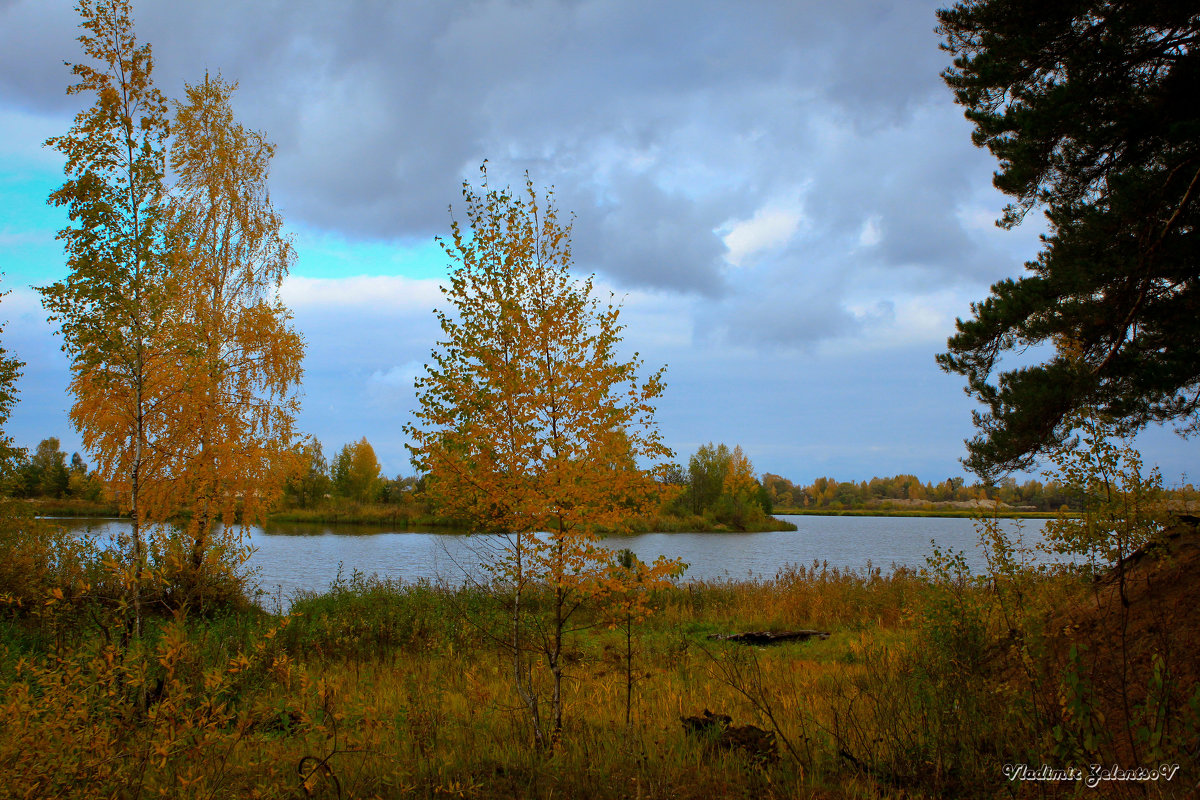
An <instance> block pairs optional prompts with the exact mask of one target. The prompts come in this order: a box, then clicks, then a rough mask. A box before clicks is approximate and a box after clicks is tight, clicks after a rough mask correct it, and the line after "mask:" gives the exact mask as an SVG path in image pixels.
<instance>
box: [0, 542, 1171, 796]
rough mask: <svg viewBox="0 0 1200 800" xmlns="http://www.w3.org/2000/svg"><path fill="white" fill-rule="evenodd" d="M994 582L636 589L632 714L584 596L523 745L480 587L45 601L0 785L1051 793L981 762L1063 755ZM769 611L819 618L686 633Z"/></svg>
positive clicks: (13, 791)
mask: <svg viewBox="0 0 1200 800" xmlns="http://www.w3.org/2000/svg"><path fill="white" fill-rule="evenodd" d="M1024 591H1025V592H1026V594H1025V595H1024V596H1025V598H1026V599H1027V602H1028V603H1029V604H1030V606H1029V608H1030V609H1031V610H1030V613H1028V614H1026V616H1025V617H1024V619H1026V620H1034V619H1037V618H1038V616H1039V613H1040V612H1038V611H1037V610H1036V609H1045V608H1052V607H1055V605H1056V603H1057V602H1058V601H1060V600H1062V599H1063V598H1065V597H1067V596H1068V595H1069V596H1071V597H1074V598H1078V597H1081V596H1084V595H1085V594H1086V587H1081V585H1080V584H1079V583H1078V581H1077V580H1076V579H1074V578H1071V577H1069V576H1057V577H1055V576H1048V577H1044V578H1041V579H1031V580H1030V582H1029V584H1028V586H1026V587H1024ZM997 596H998V595H997V592H996V589H995V587H994V586H992V587H989V586H988V585H986V584H984V583H983V582H978V581H966V582H962V583H955V581H954V579H953V577H947V578H944V579H942V580H931V579H929V578H928V577H923V576H920V575H917V574H915V573H912V572H908V571H898V572H896V573H894V574H891V575H883V574H881V573H879V572H878V571H869V572H866V573H853V572H843V571H838V570H830V569H822V568H820V567H819V566H817V565H814V566H813V567H811V568H804V569H800V568H797V569H789V570H786V571H784V572H781V573H780V574H779V575H777V576H776V577H775V578H774V579H771V580H764V581H757V582H741V583H733V582H717V583H711V584H692V585H687V586H684V587H682V588H678V589H673V590H670V591H665V592H661V593H659V594H658V595H657V596H656V597H655V603H656V605H657V613H656V614H655V615H654V616H653V617H652V618H651V619H650V621H649V622H647V623H646V624H645V625H643V626H642V627H641V628H640V630H639V634H638V641H637V643H636V644H637V647H636V654H635V656H634V662H633V668H634V672H635V674H636V675H637V683H636V687H635V694H634V697H633V715H632V724H631V725H630V726H629V727H628V728H626V725H625V699H624V698H625V695H624V693H625V686H626V683H625V682H626V672H625V668H626V664H625V662H624V652H625V650H624V640H623V638H622V637H621V636H620V635H619V632H618V631H612V630H609V629H608V628H606V627H603V626H601V625H598V624H591V623H592V622H595V621H597V620H598V619H599V616H598V615H597V616H596V617H594V618H593V619H591V620H588V619H585V620H584V625H583V626H582V628H581V629H580V630H577V631H576V632H574V633H573V634H572V639H571V641H570V653H571V657H570V659H569V662H568V670H567V680H566V683H565V687H566V714H565V720H566V721H565V726H564V730H563V731H562V732H561V734H560V736H559V737H558V739H557V742H556V744H555V745H554V747H553V748H552V749H551V750H549V751H545V752H539V751H537V750H536V749H535V748H534V747H533V744H532V735H531V731H530V726H529V724H528V720H527V717H526V711H525V710H524V708H523V706H522V704H521V703H520V701H519V700H518V699H517V697H516V696H515V693H514V690H513V680H512V674H511V668H512V667H511V664H512V661H511V654H510V653H509V652H508V651H507V650H506V649H505V648H504V646H503V644H502V641H503V637H502V636H500V635H498V633H500V632H502V625H503V624H504V622H505V619H506V617H505V612H504V608H503V605H502V602H501V599H500V598H497V597H495V596H491V595H489V594H486V593H481V592H470V591H450V590H446V589H441V588H438V587H434V586H430V585H398V584H394V583H388V582H386V581H383V582H380V581H373V580H370V579H365V578H362V577H361V576H359V577H355V578H352V579H351V580H350V581H348V582H346V583H344V584H342V585H340V586H338V587H337V588H336V590H335V591H333V592H331V593H329V594H326V595H323V596H319V597H310V598H302V599H300V600H299V601H298V602H297V603H296V604H295V606H294V609H293V610H294V615H293V616H292V617H291V618H289V619H286V620H282V621H281V620H280V619H278V618H276V617H272V616H270V615H265V614H261V613H260V614H253V613H248V612H239V613H237V614H234V615H231V616H229V617H215V618H210V619H206V620H196V619H187V618H186V617H180V618H179V619H177V620H161V621H160V622H159V623H157V624H156V625H152V626H150V630H148V632H147V634H146V636H145V639H144V640H143V641H141V642H122V641H121V633H120V631H121V625H120V619H121V618H120V612H119V609H112V608H108V609H97V608H96V607H94V606H91V607H89V606H88V605H87V604H86V603H85V602H84V601H82V600H80V601H78V602H68V601H69V600H70V598H66V599H64V600H63V601H56V602H55V603H53V604H51V605H50V606H46V607H44V608H43V611H42V612H41V613H40V615H39V616H32V615H30V614H28V613H27V612H25V611H23V612H21V613H19V614H10V615H9V617H8V619H7V620H6V621H5V622H4V623H2V624H0V632H2V635H0V715H3V718H4V719H5V720H6V724H5V725H4V726H3V728H2V730H0V774H3V775H4V776H5V778H4V780H3V781H0V795H3V796H12V797H49V796H58V797H109V796H111V797H131V798H132V797H155V796H169V797H196V798H209V797H279V798H291V797H297V798H299V797H331V798H332V797H345V798H349V797H423V798H434V797H480V798H502V797H503V798H507V797H539V798H551V797H578V798H626V797H645V798H693V797H694V798H713V797H726V796H729V797H756V798H758V797H781V798H782V797H822V798H875V797H900V796H903V797H909V798H921V797H930V798H932V797H943V796H960V797H976V796H978V797H992V796H1009V791H1010V790H1011V791H1012V792H1013V793H1015V794H1016V796H1030V797H1033V796H1041V794H1039V793H1045V794H1047V795H1048V796H1055V795H1063V796H1069V795H1070V794H1072V793H1073V792H1074V790H1075V788H1076V787H1075V786H1074V785H1066V786H1053V785H1049V786H1047V785H1041V786H1034V785H1033V784H1015V785H1014V784H1007V783H1006V782H1005V781H1004V779H1003V775H1002V771H1001V770H1002V768H1003V765H1004V763H1006V762H1013V761H1026V762H1029V763H1042V762H1043V761H1047V760H1050V759H1052V758H1054V757H1055V756H1054V754H1055V752H1063V751H1061V750H1060V751H1055V750H1054V742H1053V741H1052V734H1051V732H1052V729H1053V724H1059V725H1062V724H1064V722H1067V721H1069V720H1068V719H1067V716H1068V715H1067V714H1066V713H1065V712H1063V713H1059V714H1058V716H1057V717H1056V718H1055V719H1053V720H1050V719H1046V720H1043V721H1042V722H1040V723H1039V722H1038V721H1037V720H1035V719H1034V711H1035V710H1037V708H1036V703H1035V702H1034V701H1035V699H1036V698H1034V694H1036V693H1035V692H1033V691H1032V690H1031V686H1030V680H1029V677H1028V676H1029V675H1030V674H1031V673H1029V672H1027V671H1023V670H1022V669H1021V661H1020V654H1021V653H1025V654H1026V655H1028V653H1030V652H1031V650H1030V649H1029V648H1024V649H1022V648H1014V646H1013V645H1012V643H1011V641H1009V640H1008V639H1006V638H1005V637H1006V636H1007V635H1008V631H1007V630H1003V629H1004V625H1005V623H1004V620H1005V617H1004V615H1003V614H1002V613H1001V612H1000V610H998V609H999V605H998V603H997V600H996V598H997ZM64 628H67V629H70V630H73V631H75V635H74V636H73V637H66V638H65V639H64V637H63V636H62V635H61V631H62V630H63V629H64ZM786 628H816V629H821V630H826V631H829V632H830V634H831V636H830V637H829V638H828V639H826V640H812V641H808V642H805V643H793V644H785V645H779V646H774V647H770V648H759V649H756V648H746V647H743V646H740V645H735V644H727V643H720V642H715V641H712V640H710V639H709V638H708V635H709V634H711V633H717V632H730V631H737V630H764V629H786ZM55 631H57V632H58V633H54V632H55ZM1029 633H1030V635H1032V634H1033V633H1035V631H1033V630H1032V629H1030V631H1029ZM1037 670H1038V672H1037V676H1038V680H1050V679H1051V677H1050V676H1051V672H1049V671H1045V670H1043V668H1042V666H1040V665H1039V666H1037ZM535 674H536V673H535ZM1054 685H1058V684H1054ZM538 686H539V688H540V689H541V690H542V691H543V692H544V691H547V690H548V687H549V681H548V680H546V681H544V682H543V683H541V684H538ZM1041 688H1046V687H1041ZM1049 693H1050V694H1051V695H1054V694H1055V691H1054V689H1053V687H1052V686H1051V687H1050V689H1049ZM706 708H707V709H711V710H713V711H716V712H720V713H725V714H728V715H730V716H731V717H732V718H733V720H734V722H735V724H753V725H757V726H759V727H761V728H763V729H764V730H767V731H771V732H772V733H774V734H775V741H776V744H777V746H778V748H779V758H778V759H777V760H774V761H767V762H765V763H764V761H763V760H762V759H758V758H755V757H752V756H751V755H747V754H744V753H741V752H738V751H718V750H714V749H713V748H712V747H711V746H709V745H707V744H706V743H705V742H704V741H702V740H699V739H697V738H695V737H692V736H689V735H688V734H687V733H685V731H684V729H683V726H682V725H681V724H680V717H681V716H683V715H692V714H698V713H700V712H701V711H702V710H704V709H706ZM1076 710H1078V709H1076ZM1042 711H1044V709H1043V710H1042ZM1060 712H1062V709H1060ZM1180 720H1182V716H1181V717H1180ZM1052 723H1053V724H1052ZM1176 730H1186V729H1185V728H1184V726H1183V725H1182V724H1177V725H1176ZM1193 730H1194V728H1193ZM1185 738H1186V737H1185ZM1164 752H1165V751H1164ZM1191 780H1192V781H1193V782H1194V780H1195V778H1194V777H1193V778H1191ZM1187 786H1188V784H1185V783H1184V779H1183V778H1177V779H1176V780H1175V782H1174V783H1172V784H1170V785H1164V784H1161V783H1160V784H1157V785H1155V786H1154V787H1151V788H1153V789H1154V790H1155V791H1160V790H1163V789H1166V790H1168V791H1167V792H1165V793H1164V796H1171V794H1170V791H1169V790H1173V789H1185V788H1186V787H1187ZM1122 788H1124V787H1122ZM1177 796H1185V795H1184V794H1178V795H1177Z"/></svg>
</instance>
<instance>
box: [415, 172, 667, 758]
mask: <svg viewBox="0 0 1200 800" xmlns="http://www.w3.org/2000/svg"><path fill="white" fill-rule="evenodd" d="M481 172H482V173H483V188H482V190H481V191H479V192H477V191H476V190H475V189H474V188H472V187H471V186H470V185H469V184H466V183H464V185H463V200H464V202H465V204H466V215H467V222H466V225H465V226H464V225H462V224H460V223H459V222H458V221H457V220H455V221H454V222H453V224H452V226H451V237H450V239H449V240H448V241H442V247H443V249H444V250H445V252H446V254H447V256H448V257H449V258H450V259H451V261H452V263H453V270H452V272H451V275H450V281H449V285H447V286H444V287H443V288H442V293H443V295H444V297H445V299H446V302H447V305H448V307H447V308H444V309H441V310H439V311H437V312H436V313H437V318H438V322H439V323H440V325H441V329H442V336H443V338H442V339H441V341H440V342H439V343H438V347H437V349H436V350H435V351H434V352H433V355H432V363H430V364H427V365H426V374H425V375H424V376H423V377H420V378H418V379H417V383H416V386H417V393H418V401H419V404H420V406H419V409H418V410H417V412H416V414H415V416H416V420H417V422H416V424H414V425H409V426H407V427H406V428H405V430H406V432H407V433H408V434H409V436H410V437H411V438H412V440H413V442H414V444H413V446H412V453H413V463H414V464H415V465H416V466H417V468H418V469H420V470H421V471H423V472H426V473H427V474H428V479H427V486H426V491H427V495H428V496H429V498H430V499H431V500H432V502H433V503H434V504H435V507H436V508H438V509H439V510H440V511H441V512H442V514H443V515H445V516H448V517H451V518H454V519H458V520H462V521H463V522H465V523H466V524H467V525H469V526H470V529H471V530H473V531H476V532H479V533H486V534H497V535H500V536H501V537H504V538H503V539H502V540H499V541H501V542H502V543H501V544H499V545H497V546H495V547H494V549H493V570H494V573H493V577H494V579H495V580H496V581H498V582H499V583H500V584H501V585H503V586H505V587H507V589H508V591H510V592H511V596H512V629H511V634H510V636H509V645H510V647H511V648H512V650H513V657H514V662H513V669H514V679H515V682H516V686H517V690H518V693H519V694H520V696H521V699H522V701H523V703H524V704H525V706H526V708H527V710H528V711H529V713H530V718H531V721H532V725H533V733H534V738H535V740H536V741H537V742H538V743H539V744H544V743H545V730H544V726H543V725H542V723H541V720H540V711H539V703H538V692H537V689H536V686H535V684H534V680H533V677H532V673H531V670H530V665H529V662H528V661H526V652H525V651H526V648H527V646H528V645H527V642H528V641H530V640H536V641H537V642H540V643H541V646H540V650H541V655H542V657H543V659H544V663H545V665H546V667H547V668H548V670H549V671H550V673H551V675H552V677H553V680H552V686H551V688H550V701H551V709H552V711H551V713H552V715H553V719H552V730H553V731H554V732H557V731H558V730H560V729H561V727H562V693H561V692H562V667H563V664H562V658H563V653H564V645H565V641H564V634H565V633H566V632H567V630H568V626H569V621H570V618H571V616H572V614H573V613H574V612H575V611H576V610H577V609H578V608H579V606H580V604H581V603H583V602H584V601H585V600H586V599H587V598H588V597H589V596H590V595H592V594H594V593H595V592H596V591H598V589H597V585H596V584H597V582H598V580H599V578H600V576H601V575H602V571H603V569H604V562H605V557H604V556H603V555H602V554H601V553H600V552H598V550H597V548H596V547H595V546H594V540H595V538H596V530H597V528H598V527H600V526H605V527H609V528H613V527H619V526H620V525H621V524H623V523H624V522H625V521H626V520H627V519H628V518H629V517H630V516H632V515H636V514H638V513H639V512H641V511H643V510H648V509H651V508H654V507H655V506H656V505H657V502H658V497H659V484H658V482H657V481H656V480H655V473H654V471H652V469H645V468H642V467H640V466H639V461H640V462H642V463H647V464H649V465H651V467H652V468H653V469H657V470H660V471H661V470H662V469H663V467H662V465H661V464H660V463H659V462H661V461H662V460H663V459H664V458H666V457H667V456H669V455H670V451H669V450H668V449H667V448H666V446H665V445H664V444H663V443H662V440H661V438H660V437H659V434H658V431H657V428H656V427H655V424H654V401H655V400H656V398H658V397H659V395H661V393H662V390H663V382H662V370H659V371H657V372H655V373H652V374H651V375H650V376H649V377H648V378H646V379H645V380H644V381H643V380H640V379H639V376H638V370H639V369H640V367H641V362H640V360H638V358H637V356H636V355H634V356H633V357H632V358H623V357H621V356H620V354H619V353H618V346H619V345H620V341H621V331H622V327H621V325H620V324H619V322H618V318H619V315H620V308H619V307H618V306H615V305H613V304H612V303H608V304H601V303H600V301H599V300H598V299H596V298H595V297H594V287H593V285H592V280H591V278H587V279H584V280H581V281H576V280H575V279H574V278H573V277H572V276H571V274H570V263H571V244H570V228H569V226H564V225H563V224H562V223H560V222H559V219H558V212H557V209H556V208H555V207H554V204H553V194H552V193H548V196H547V197H545V198H539V197H538V194H537V192H536V191H535V190H534V187H533V183H532V181H530V180H529V179H528V177H527V178H526V183H525V189H524V192H523V193H521V194H520V195H517V194H514V193H512V192H511V191H510V190H508V189H505V190H497V189H493V188H491V187H489V186H488V183H487V171H486V165H484V167H483V168H482V169H481ZM656 464H657V465H658V466H655V465H656ZM536 585H545V586H547V587H548V588H549V590H550V591H551V593H552V601H551V603H550V610H549V611H548V612H547V614H546V615H545V616H544V617H541V616H538V617H531V616H530V615H529V614H528V611H527V609H526V607H524V606H523V605H522V600H523V598H524V596H525V594H526V593H527V592H528V591H529V590H530V589H531V588H532V587H533V586H536Z"/></svg>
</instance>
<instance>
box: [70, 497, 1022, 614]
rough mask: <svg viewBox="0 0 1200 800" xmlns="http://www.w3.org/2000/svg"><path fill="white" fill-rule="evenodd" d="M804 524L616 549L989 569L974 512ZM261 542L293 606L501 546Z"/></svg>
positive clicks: (431, 570) (762, 570) (623, 542)
mask: <svg viewBox="0 0 1200 800" xmlns="http://www.w3.org/2000/svg"><path fill="white" fill-rule="evenodd" d="M781 519H786V520H788V521H790V522H794V523H795V524H796V526H797V527H798V530H796V531H777V532H770V533H645V534H638V535H636V536H610V537H608V538H606V539H604V540H603V541H602V544H603V545H604V546H605V547H607V548H610V549H614V550H615V549H620V548H623V547H628V548H629V549H630V550H632V551H633V552H634V553H636V554H637V556H638V557H639V558H641V559H642V560H643V561H652V560H653V559H655V558H657V557H658V556H660V555H666V556H668V557H671V558H679V559H682V560H683V561H684V562H685V563H687V565H688V570H687V573H686V574H685V580H719V579H725V578H734V579H737V578H747V577H757V578H770V577H773V576H774V575H775V573H776V572H777V571H778V570H779V569H780V568H781V567H783V566H784V565H787V564H793V565H805V566H807V565H810V564H812V563H813V562H814V561H817V562H823V563H825V564H827V565H828V566H829V567H840V568H849V569H852V570H862V569H865V568H867V567H868V566H869V565H870V566H874V567H879V568H881V569H883V570H884V571H889V570H890V569H892V568H893V567H899V566H904V567H921V566H924V564H925V557H926V556H927V555H929V554H930V553H931V552H932V550H931V547H930V540H933V541H935V542H936V543H937V545H938V547H940V548H942V549H943V550H944V549H947V548H953V549H955V550H962V551H964V553H965V555H966V560H967V563H968V565H970V567H971V569H972V570H973V571H981V570H982V569H983V568H984V567H985V566H986V562H985V560H984V557H983V554H982V552H981V551H980V550H979V547H978V537H977V535H976V533H975V529H974V525H973V523H972V521H971V520H969V519H961V518H937V517H810V516H781ZM60 522H62V523H67V524H69V525H70V526H71V527H73V528H77V529H79V530H83V529H88V528H90V529H92V530H93V532H95V533H96V534H97V536H98V537H99V538H100V539H101V540H111V538H113V537H115V536H116V535H117V534H118V533H119V532H120V531H122V530H127V529H128V524H127V523H126V522H123V521H120V520H60ZM1002 524H1003V525H1004V526H1005V528H1006V529H1007V530H1009V531H1010V532H1014V533H1015V532H1018V531H1020V532H1022V533H1023V535H1024V536H1025V538H1026V539H1033V540H1037V539H1039V538H1040V536H1041V531H1042V528H1043V526H1044V521H1043V520H1024V521H1018V520H1005V521H1003V523H1002ZM250 542H251V544H253V545H254V547H255V548H256V550H255V553H254V555H253V556H252V558H251V560H250V565H251V566H252V567H253V568H255V569H256V570H257V573H258V581H259V585H260V586H261V587H262V589H263V590H264V591H265V592H266V593H267V594H268V595H269V596H272V597H278V598H281V599H282V601H283V602H284V603H285V604H286V601H287V599H288V598H289V597H291V596H292V595H294V594H295V593H296V592H297V591H318V592H319V591H324V590H325V589H327V588H328V587H329V584H330V583H331V582H332V581H333V580H334V578H335V577H336V576H337V573H338V566H339V564H341V565H342V568H343V571H344V574H345V575H346V576H349V574H350V573H351V571H353V570H359V571H361V572H364V573H367V574H372V573H374V574H378V575H379V576H380V577H388V578H394V579H400V580H403V581H406V582H413V581H417V580H421V579H427V580H447V581H450V582H452V583H461V582H464V581H467V580H472V579H481V578H482V577H483V570H482V564H484V563H486V562H487V561H488V560H489V559H490V558H491V554H492V553H494V550H495V548H496V546H497V545H498V544H499V543H498V541H497V539H496V538H495V537H488V536H483V535H480V536H467V535H464V534H460V533H446V532H438V531H403V532H396V531H395V530H394V529H389V528H386V527H380V526H368V525H352V524H345V523H343V524H324V523H318V524H314V523H273V524H270V525H268V526H267V527H266V529H262V528H253V529H251V533H250Z"/></svg>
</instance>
